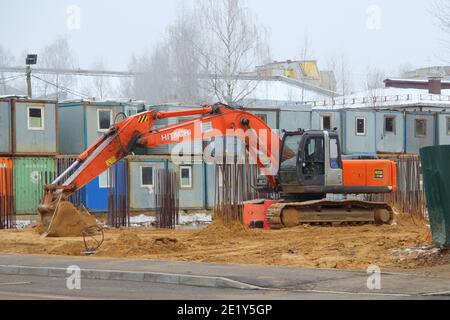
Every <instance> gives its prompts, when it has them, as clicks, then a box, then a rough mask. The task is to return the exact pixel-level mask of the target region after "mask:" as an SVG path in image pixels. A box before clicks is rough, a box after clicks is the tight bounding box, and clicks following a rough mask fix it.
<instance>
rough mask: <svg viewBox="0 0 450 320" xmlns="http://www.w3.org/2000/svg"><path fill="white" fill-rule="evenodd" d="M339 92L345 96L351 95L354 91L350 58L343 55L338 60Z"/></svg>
mask: <svg viewBox="0 0 450 320" xmlns="http://www.w3.org/2000/svg"><path fill="white" fill-rule="evenodd" d="M336 69H337V73H336V75H337V90H338V92H339V93H340V94H341V95H342V96H343V97H345V96H347V95H349V94H350V93H351V92H352V90H353V82H352V68H351V65H350V62H349V60H348V57H347V56H346V55H345V54H344V53H342V54H341V55H340V56H339V58H338V60H337V68H336Z"/></svg>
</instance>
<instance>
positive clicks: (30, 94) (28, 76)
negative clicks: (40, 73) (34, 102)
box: [27, 65, 33, 99]
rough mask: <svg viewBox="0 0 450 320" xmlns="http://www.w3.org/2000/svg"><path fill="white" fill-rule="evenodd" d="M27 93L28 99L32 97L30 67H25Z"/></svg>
mask: <svg viewBox="0 0 450 320" xmlns="http://www.w3.org/2000/svg"><path fill="white" fill-rule="evenodd" d="M27 92H28V98H30V99H31V98H32V97H33V90H32V88H31V66H30V65H27Z"/></svg>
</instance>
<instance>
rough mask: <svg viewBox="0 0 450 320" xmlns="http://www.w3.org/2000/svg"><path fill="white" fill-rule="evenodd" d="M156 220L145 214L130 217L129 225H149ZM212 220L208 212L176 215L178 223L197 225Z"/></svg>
mask: <svg viewBox="0 0 450 320" xmlns="http://www.w3.org/2000/svg"><path fill="white" fill-rule="evenodd" d="M155 222H156V218H155V217H153V216H148V215H145V214H140V215H138V216H134V217H130V227H151V226H152V225H154V223H155ZM211 222H212V216H211V214H210V213H206V212H197V213H193V214H180V215H179V217H178V225H180V226H186V225H197V224H209V223H211Z"/></svg>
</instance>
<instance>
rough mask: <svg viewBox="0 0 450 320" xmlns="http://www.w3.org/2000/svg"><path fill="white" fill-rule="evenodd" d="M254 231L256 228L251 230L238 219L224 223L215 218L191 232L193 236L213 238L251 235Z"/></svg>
mask: <svg viewBox="0 0 450 320" xmlns="http://www.w3.org/2000/svg"><path fill="white" fill-rule="evenodd" d="M255 232H256V230H252V229H250V228H248V227H246V226H244V225H243V224H242V223H240V222H238V221H235V222H232V223H228V224H225V223H224V222H223V221H222V220H220V219H216V220H214V222H213V223H212V224H210V225H209V226H208V227H206V228H204V229H202V230H200V231H197V232H195V233H194V234H193V237H197V238H207V239H212V240H214V239H225V238H233V237H242V236H244V237H245V236H251V235H252V234H254V233H255Z"/></svg>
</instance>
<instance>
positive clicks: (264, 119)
mask: <svg viewBox="0 0 450 320" xmlns="http://www.w3.org/2000/svg"><path fill="white" fill-rule="evenodd" d="M255 116H257V117H258V118H260V119H261V120H262V121H264V122H265V123H267V114H262V113H260V114H255Z"/></svg>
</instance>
